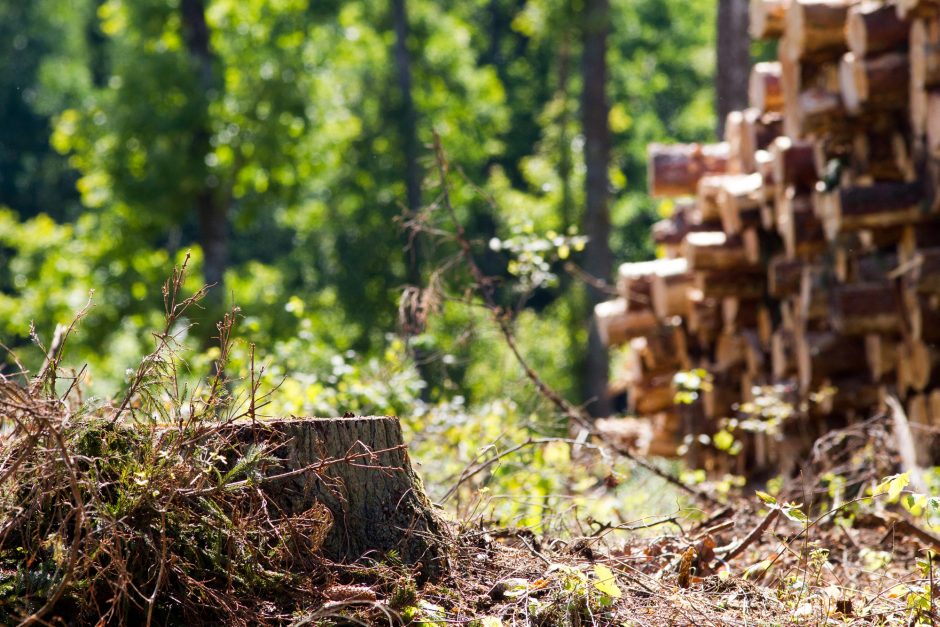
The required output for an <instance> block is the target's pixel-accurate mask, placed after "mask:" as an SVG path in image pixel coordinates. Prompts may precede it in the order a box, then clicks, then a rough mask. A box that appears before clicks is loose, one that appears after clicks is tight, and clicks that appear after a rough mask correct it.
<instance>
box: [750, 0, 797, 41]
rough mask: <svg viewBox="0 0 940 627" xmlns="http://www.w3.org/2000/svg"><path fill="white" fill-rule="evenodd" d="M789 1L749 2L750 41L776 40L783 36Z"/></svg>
mask: <svg viewBox="0 0 940 627" xmlns="http://www.w3.org/2000/svg"><path fill="white" fill-rule="evenodd" d="M787 4H789V0H751V6H750V11H749V13H748V20H749V22H750V24H749V28H748V31H749V32H750V35H751V39H776V38H778V37H780V36H781V35H783V27H784V23H785V18H786V13H787Z"/></svg>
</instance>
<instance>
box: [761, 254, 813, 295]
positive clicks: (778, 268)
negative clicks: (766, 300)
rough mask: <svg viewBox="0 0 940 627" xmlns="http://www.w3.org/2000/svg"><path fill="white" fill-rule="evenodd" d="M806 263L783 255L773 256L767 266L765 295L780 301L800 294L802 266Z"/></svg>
mask: <svg viewBox="0 0 940 627" xmlns="http://www.w3.org/2000/svg"><path fill="white" fill-rule="evenodd" d="M804 265H806V262H805V261H803V260H802V259H795V258H792V257H788V256H785V255H775V256H774V257H773V258H772V259H771V260H770V263H769V264H768V265H767V293H768V294H769V295H770V297H771V298H776V299H777V300H782V299H784V298H787V297H790V296H795V295H796V294H799V292H800V281H801V279H802V276H803V266H804Z"/></svg>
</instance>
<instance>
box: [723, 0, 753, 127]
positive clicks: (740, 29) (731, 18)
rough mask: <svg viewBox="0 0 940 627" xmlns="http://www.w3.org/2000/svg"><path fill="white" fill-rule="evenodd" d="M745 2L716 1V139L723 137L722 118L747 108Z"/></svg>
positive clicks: (748, 65) (748, 59)
mask: <svg viewBox="0 0 940 627" xmlns="http://www.w3.org/2000/svg"><path fill="white" fill-rule="evenodd" d="M748 26H749V20H748V0H718V67H717V68H716V69H717V72H716V76H715V81H716V84H715V97H716V101H717V102H716V103H715V112H716V113H717V114H718V137H724V135H725V118H726V117H727V116H728V113H730V112H731V111H740V110H742V109H744V108H746V107H747V92H748V80H749V78H750V71H751V53H750V44H751V38H750V36H749V34H748Z"/></svg>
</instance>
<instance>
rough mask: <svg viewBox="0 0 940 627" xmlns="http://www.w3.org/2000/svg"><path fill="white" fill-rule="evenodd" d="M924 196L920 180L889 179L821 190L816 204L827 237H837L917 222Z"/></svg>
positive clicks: (816, 198) (831, 238)
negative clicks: (894, 180) (869, 183)
mask: <svg viewBox="0 0 940 627" xmlns="http://www.w3.org/2000/svg"><path fill="white" fill-rule="evenodd" d="M922 200H923V189H922V186H921V185H920V184H919V183H917V182H912V183H895V182H885V183H875V184H873V185H869V186H855V187H841V188H839V189H837V190H835V191H833V192H830V193H825V194H818V195H817V196H816V197H815V205H816V212H817V215H819V216H820V219H821V220H822V222H823V226H824V228H825V231H826V237H827V238H828V239H830V240H833V239H835V238H836V236H837V235H838V234H839V233H841V232H847V231H856V230H859V229H866V228H885V227H889V226H897V225H904V224H910V223H911V222H916V221H918V219H919V218H920V217H921V213H922V212H921V208H920V202H921V201H922Z"/></svg>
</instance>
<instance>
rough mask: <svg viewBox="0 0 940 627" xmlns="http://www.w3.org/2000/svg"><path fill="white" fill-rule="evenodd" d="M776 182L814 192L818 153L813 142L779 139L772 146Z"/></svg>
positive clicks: (799, 189)
mask: <svg viewBox="0 0 940 627" xmlns="http://www.w3.org/2000/svg"><path fill="white" fill-rule="evenodd" d="M770 154H771V155H772V156H773V159H774V161H773V164H774V165H773V168H774V182H775V183H776V184H777V185H778V186H779V185H784V186H793V187H796V188H797V190H798V191H809V190H812V189H813V187H814V186H815V184H816V176H817V175H816V153H815V150H814V144H813V142H809V141H793V140H792V139H791V138H789V137H778V138H777V139H775V140H774V142H773V143H772V144H771V145H770Z"/></svg>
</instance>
